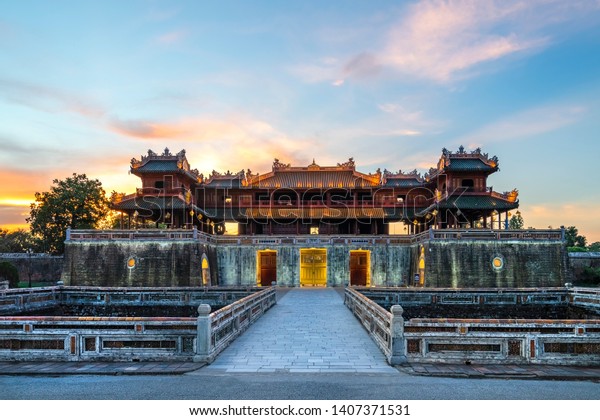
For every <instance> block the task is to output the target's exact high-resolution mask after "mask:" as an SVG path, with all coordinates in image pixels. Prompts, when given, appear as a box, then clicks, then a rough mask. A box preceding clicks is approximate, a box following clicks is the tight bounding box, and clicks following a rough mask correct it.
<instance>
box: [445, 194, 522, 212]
mask: <svg viewBox="0 0 600 420" xmlns="http://www.w3.org/2000/svg"><path fill="white" fill-rule="evenodd" d="M439 207H440V208H442V209H455V208H458V209H459V210H460V209H464V210H512V209H516V208H517V207H519V202H518V201H515V202H510V201H506V200H502V199H500V198H496V197H492V196H489V195H463V196H460V197H450V198H448V199H447V200H444V201H442V202H440V205H439Z"/></svg>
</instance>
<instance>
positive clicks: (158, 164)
mask: <svg viewBox="0 0 600 420" xmlns="http://www.w3.org/2000/svg"><path fill="white" fill-rule="evenodd" d="M178 170H179V167H178V166H177V160H150V161H148V162H146V164H145V165H143V166H140V167H137V168H134V169H132V171H133V172H139V173H148V172H176V171H178Z"/></svg>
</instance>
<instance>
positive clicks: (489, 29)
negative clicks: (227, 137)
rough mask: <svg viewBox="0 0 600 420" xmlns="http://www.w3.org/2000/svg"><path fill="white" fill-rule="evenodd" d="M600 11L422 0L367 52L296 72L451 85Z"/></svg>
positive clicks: (557, 2)
mask: <svg viewBox="0 0 600 420" xmlns="http://www.w3.org/2000/svg"><path fill="white" fill-rule="evenodd" d="M598 9H599V6H598V3H597V2H590V1H589V0H570V1H569V2H565V1H562V0H528V1H521V0H422V1H419V2H417V3H415V4H412V5H410V6H408V7H406V8H405V9H404V10H403V13H402V15H401V16H400V17H399V18H398V19H396V20H395V22H394V23H393V24H391V25H389V24H388V25H387V27H385V28H384V30H383V34H381V32H382V31H379V32H380V33H379V34H370V35H371V38H370V39H369V41H370V48H368V49H367V50H364V47H365V42H361V45H362V47H363V51H362V52H355V53H354V54H351V53H350V54H347V53H346V54H345V56H344V55H340V54H333V55H334V56H336V60H335V62H333V63H332V62H330V63H327V64H326V63H323V62H320V63H318V64H310V65H303V66H297V67H296V74H297V75H300V76H301V77H302V79H303V80H305V81H307V82H309V83H319V82H325V81H327V82H331V81H333V80H346V81H347V80H349V79H353V80H360V79H367V78H374V77H378V76H380V75H385V76H386V77H399V76H411V77H415V78H420V79H428V80H433V81H435V82H438V83H449V82H452V81H454V80H457V79H463V78H467V77H472V76H474V75H476V74H478V72H480V71H481V70H482V65H483V64H486V63H492V62H496V61H499V60H501V59H505V58H508V57H517V56H519V55H523V54H532V53H535V52H536V51H539V50H541V49H543V48H546V47H548V46H549V45H551V44H552V43H553V42H556V40H555V36H556V28H557V25H559V24H562V23H565V22H568V21H577V22H579V21H581V20H582V19H584V18H585V17H586V16H589V15H590V13H591V12H594V11H597V10H598ZM377 24H378V25H381V26H383V23H382V22H377ZM329 32H332V31H329ZM325 41H326V40H325ZM348 42H350V41H348ZM355 42H356V41H355Z"/></svg>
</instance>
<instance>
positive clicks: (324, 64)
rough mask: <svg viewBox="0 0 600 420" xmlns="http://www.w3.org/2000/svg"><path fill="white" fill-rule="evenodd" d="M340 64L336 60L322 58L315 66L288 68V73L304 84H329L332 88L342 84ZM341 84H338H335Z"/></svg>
mask: <svg viewBox="0 0 600 420" xmlns="http://www.w3.org/2000/svg"><path fill="white" fill-rule="evenodd" d="M339 67H340V62H339V60H338V59H336V58H332V57H323V58H321V59H320V60H318V61H317V63H315V64H301V65H296V66H292V67H290V69H289V71H290V72H291V73H292V74H294V75H295V76H296V77H298V78H300V80H302V81H304V82H306V83H311V84H312V83H322V82H330V83H332V84H333V85H334V86H340V85H341V84H343V81H344V80H343V77H340V70H339ZM338 82H341V83H340V84H337V85H336V84H335V83H338Z"/></svg>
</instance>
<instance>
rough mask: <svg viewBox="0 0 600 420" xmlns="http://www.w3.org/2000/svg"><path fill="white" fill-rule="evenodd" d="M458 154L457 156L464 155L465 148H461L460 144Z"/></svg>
mask: <svg viewBox="0 0 600 420" xmlns="http://www.w3.org/2000/svg"><path fill="white" fill-rule="evenodd" d="M458 153H459V154H461V155H462V154H464V153H465V148H464V147H463V145H462V144H461V145H460V147H459V148H458Z"/></svg>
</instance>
